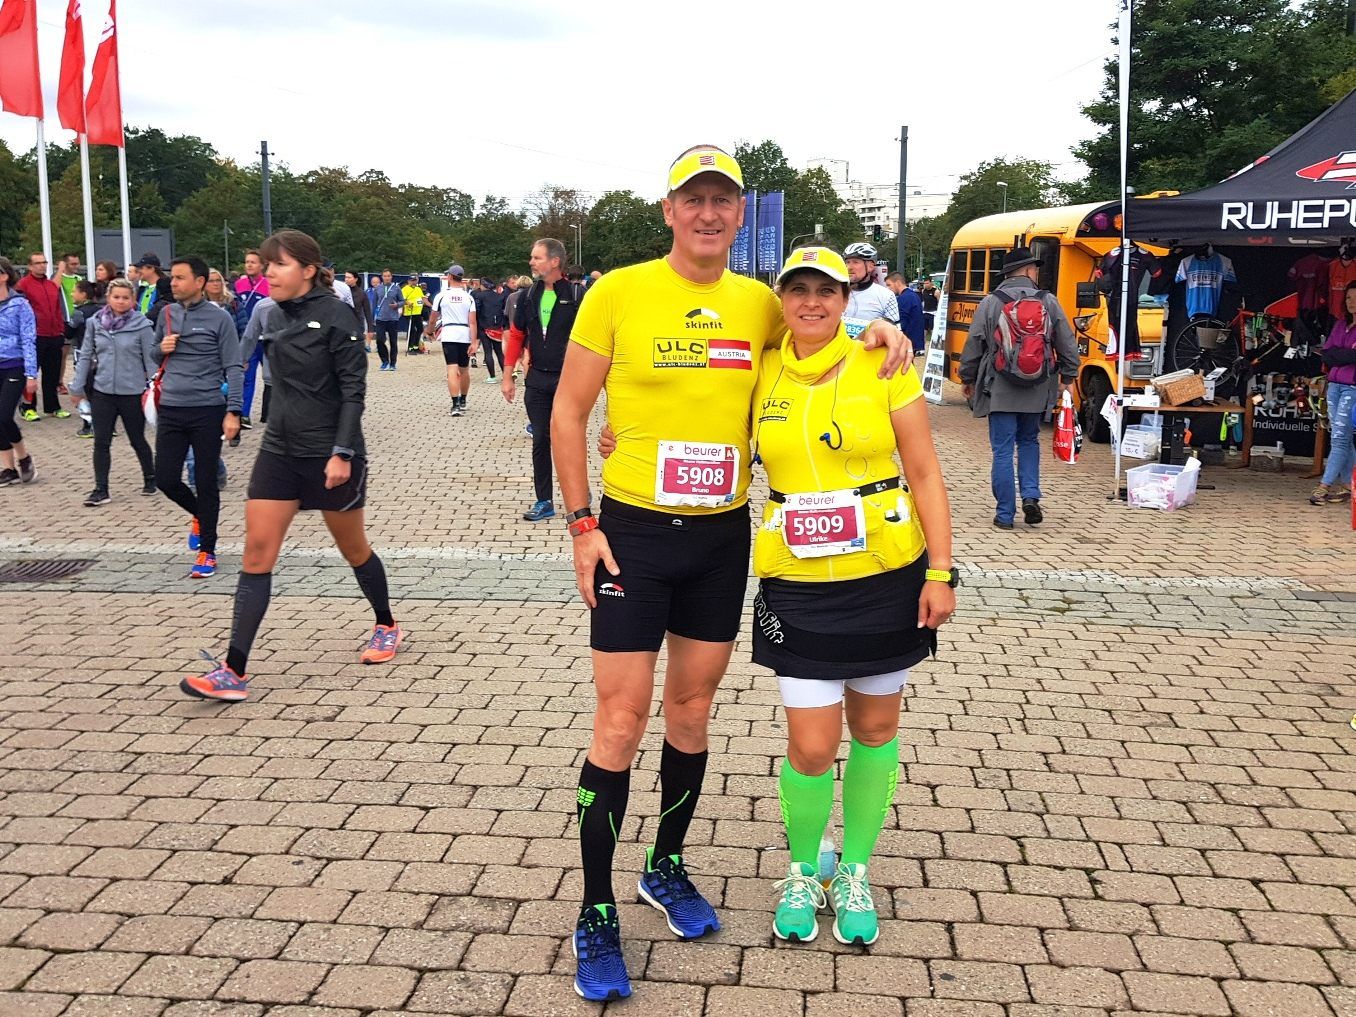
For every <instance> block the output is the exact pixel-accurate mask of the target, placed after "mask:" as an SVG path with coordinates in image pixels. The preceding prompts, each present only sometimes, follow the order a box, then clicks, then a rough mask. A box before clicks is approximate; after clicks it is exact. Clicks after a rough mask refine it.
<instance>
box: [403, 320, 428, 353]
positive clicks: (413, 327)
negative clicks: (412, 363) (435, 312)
mask: <svg viewBox="0 0 1356 1017" xmlns="http://www.w3.org/2000/svg"><path fill="white" fill-rule="evenodd" d="M403 320H404V322H405V335H406V337H407V340H408V342H409V346H408V347H407V348H406V350H405V352H406V353H418V352H419V339H420V337H422V336H423V334H424V319H423V318H421V317H420V316H419V315H417V314H411V315H409V316H408V317H406V318H404V319H403Z"/></svg>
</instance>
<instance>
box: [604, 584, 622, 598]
mask: <svg viewBox="0 0 1356 1017" xmlns="http://www.w3.org/2000/svg"><path fill="white" fill-rule="evenodd" d="M598 592H599V593H600V594H602V595H603V596H604V597H621V598H623V599H625V597H626V591H625V590H623V589H622V588H621V584H620V583H603V585H602V586H600V587H598Z"/></svg>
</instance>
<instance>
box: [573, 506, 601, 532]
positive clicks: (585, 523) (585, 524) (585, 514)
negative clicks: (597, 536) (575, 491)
mask: <svg viewBox="0 0 1356 1017" xmlns="http://www.w3.org/2000/svg"><path fill="white" fill-rule="evenodd" d="M565 526H566V528H567V529H568V530H569V532H570V536H571V537H582V536H583V535H584V534H586V533H588V532H589V530H596V529H597V528H598V517H597V516H595V515H594V514H593V507H592V506H591V505H585V506H584V507H583V508H581V509H576V510H575V511H573V512H569V513H566V515H565Z"/></svg>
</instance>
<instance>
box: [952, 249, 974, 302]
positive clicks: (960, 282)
mask: <svg viewBox="0 0 1356 1017" xmlns="http://www.w3.org/2000/svg"><path fill="white" fill-rule="evenodd" d="M951 262H952V264H951V291H952V292H953V293H964V292H965V273H966V271H967V270H968V268H969V267H970V252H969V251H952V252H951Z"/></svg>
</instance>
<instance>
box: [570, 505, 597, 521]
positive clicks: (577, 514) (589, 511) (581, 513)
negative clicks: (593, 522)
mask: <svg viewBox="0 0 1356 1017" xmlns="http://www.w3.org/2000/svg"><path fill="white" fill-rule="evenodd" d="M591 515H593V506H592V505H585V506H584V507H583V508H581V509H575V510H574V511H573V512H567V513H566V514H565V525H566V526H569V525H570V524H571V523H577V522H579V520H581V519H584V518H586V517H587V516H591Z"/></svg>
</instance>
